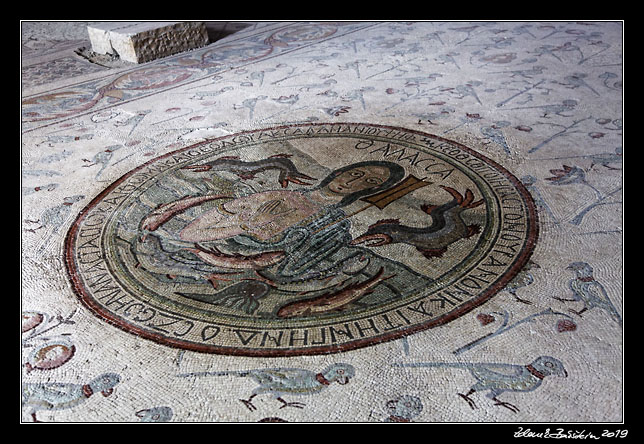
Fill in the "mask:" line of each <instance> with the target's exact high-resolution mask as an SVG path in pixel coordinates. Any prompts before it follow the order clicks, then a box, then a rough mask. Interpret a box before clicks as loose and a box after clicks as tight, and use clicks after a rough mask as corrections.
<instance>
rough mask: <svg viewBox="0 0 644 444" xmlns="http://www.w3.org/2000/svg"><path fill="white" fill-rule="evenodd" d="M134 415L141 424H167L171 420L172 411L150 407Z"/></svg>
mask: <svg viewBox="0 0 644 444" xmlns="http://www.w3.org/2000/svg"><path fill="white" fill-rule="evenodd" d="M135 415H136V416H137V417H138V418H141V422H168V421H170V419H172V409H171V408H170V407H165V406H163V407H152V408H149V409H143V410H139V411H138V412H136V413H135Z"/></svg>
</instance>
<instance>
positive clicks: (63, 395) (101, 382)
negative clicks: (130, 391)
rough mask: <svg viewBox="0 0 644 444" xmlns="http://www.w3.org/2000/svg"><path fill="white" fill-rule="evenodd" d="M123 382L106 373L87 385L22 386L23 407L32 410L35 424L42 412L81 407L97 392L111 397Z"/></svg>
mask: <svg viewBox="0 0 644 444" xmlns="http://www.w3.org/2000/svg"><path fill="white" fill-rule="evenodd" d="M120 381H121V377H120V376H119V375H117V374H115V373H104V374H102V375H100V376H99V377H97V378H94V379H93V380H91V381H90V382H89V383H87V384H72V383H57V382H48V383H27V384H23V385H22V405H23V407H28V408H29V409H30V414H31V417H32V419H33V420H34V422H39V421H38V419H37V418H36V413H37V412H38V411H40V410H65V409H71V408H73V407H76V406H79V405H81V404H82V403H84V402H85V401H86V400H87V399H88V398H89V397H90V396H92V395H93V394H94V393H96V392H101V393H102V394H103V396H109V395H111V394H112V392H113V391H114V387H115V386H116V385H117V384H118V383H119V382H120Z"/></svg>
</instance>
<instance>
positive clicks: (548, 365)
mask: <svg viewBox="0 0 644 444" xmlns="http://www.w3.org/2000/svg"><path fill="white" fill-rule="evenodd" d="M394 367H415V368H418V367H441V368H458V369H464V370H468V371H469V372H470V374H471V375H472V376H473V377H474V379H476V381H477V382H476V384H474V385H473V386H472V387H471V388H470V390H469V391H468V392H467V393H466V394H462V393H458V395H459V396H460V397H461V398H463V399H464V400H465V401H467V403H468V404H469V406H470V407H472V409H475V408H477V407H476V404H475V403H474V400H473V399H472V398H470V395H472V394H473V393H475V392H477V391H489V393H488V395H487V397H488V398H490V399H491V400H492V401H494V403H495V404H494V405H498V406H501V407H505V408H507V409H509V410H511V411H512V412H514V413H517V412H518V411H519V409H518V408H517V407H516V406H514V405H512V404H510V403H509V402H504V401H501V400H499V399H498V396H499V395H501V394H502V393H504V392H531V391H533V390H535V389H537V388H538V387H539V386H540V385H541V383H542V382H543V379H544V378H545V377H546V376H551V375H557V376H564V377H567V376H568V373H567V372H566V369H565V368H564V365H563V364H562V363H561V361H559V360H558V359H556V358H553V357H550V356H540V357H538V358H537V359H535V360H534V361H532V362H531V363H530V364H527V365H517V364H496V363H469V362H455V363H451V362H418V363H411V364H403V363H397V364H394Z"/></svg>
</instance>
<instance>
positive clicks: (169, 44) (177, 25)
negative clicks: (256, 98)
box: [87, 22, 209, 63]
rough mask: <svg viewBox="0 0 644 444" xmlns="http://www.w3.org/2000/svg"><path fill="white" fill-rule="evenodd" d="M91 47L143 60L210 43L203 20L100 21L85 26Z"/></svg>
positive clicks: (135, 59)
mask: <svg viewBox="0 0 644 444" xmlns="http://www.w3.org/2000/svg"><path fill="white" fill-rule="evenodd" d="M87 33H88V34H89V39H90V42H91V43H92V50H93V51H94V52H96V53H97V54H114V53H116V54H118V56H119V57H120V58H121V60H125V61H128V62H132V63H145V62H150V61H152V60H156V59H159V58H162V57H167V56H171V55H173V54H178V53H180V52H183V51H188V50H191V49H196V48H200V47H202V46H205V45H207V44H208V43H209V41H208V32H207V31H206V25H205V23H203V22H103V23H96V24H92V25H90V26H88V27H87Z"/></svg>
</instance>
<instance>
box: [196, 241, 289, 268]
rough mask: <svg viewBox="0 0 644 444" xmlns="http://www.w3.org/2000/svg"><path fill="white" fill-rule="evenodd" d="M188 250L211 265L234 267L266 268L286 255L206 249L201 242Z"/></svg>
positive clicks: (275, 252)
mask: <svg viewBox="0 0 644 444" xmlns="http://www.w3.org/2000/svg"><path fill="white" fill-rule="evenodd" d="M186 250H188V251H191V252H192V253H194V254H195V255H196V256H197V257H199V259H201V260H202V261H204V262H205V263H207V264H209V265H213V266H215V267H220V268H233V269H260V268H265V267H269V266H271V265H274V264H276V263H278V262H279V261H281V260H282V259H284V256H286V253H285V252H283V251H266V252H263V253H258V254H252V255H249V256H244V255H241V254H226V253H222V252H221V251H219V250H218V249H217V248H216V247H212V248H208V249H206V248H204V247H202V246H200V245H199V244H195V248H186Z"/></svg>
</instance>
